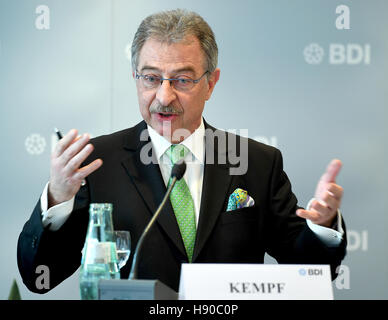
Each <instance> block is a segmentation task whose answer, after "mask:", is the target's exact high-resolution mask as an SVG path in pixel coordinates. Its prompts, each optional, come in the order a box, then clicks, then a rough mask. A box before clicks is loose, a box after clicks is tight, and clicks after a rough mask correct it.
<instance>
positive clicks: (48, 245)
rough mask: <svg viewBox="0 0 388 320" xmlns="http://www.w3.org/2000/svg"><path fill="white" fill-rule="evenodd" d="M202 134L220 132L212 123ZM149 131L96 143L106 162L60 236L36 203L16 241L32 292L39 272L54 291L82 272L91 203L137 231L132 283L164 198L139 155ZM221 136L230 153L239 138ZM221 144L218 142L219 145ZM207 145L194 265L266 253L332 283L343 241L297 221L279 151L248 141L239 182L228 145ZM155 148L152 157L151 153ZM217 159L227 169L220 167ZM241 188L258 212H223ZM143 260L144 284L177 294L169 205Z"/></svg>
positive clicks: (177, 256) (154, 169)
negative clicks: (307, 267)
mask: <svg viewBox="0 0 388 320" xmlns="http://www.w3.org/2000/svg"><path fill="white" fill-rule="evenodd" d="M205 128H206V129H211V131H210V132H214V130H215V129H214V128H212V127H211V126H209V125H208V124H207V123H206V122H205ZM145 129H146V124H145V122H144V121H142V122H141V123H139V124H138V125H136V126H135V127H133V128H130V129H126V130H123V131H120V132H116V133H113V134H111V135H106V136H101V137H98V138H95V139H93V140H92V143H93V145H94V146H95V151H94V152H93V154H92V155H91V156H90V158H89V159H88V160H87V162H90V161H91V160H93V159H95V158H101V159H102V160H103V161H104V164H103V166H102V167H101V168H100V169H99V170H97V171H96V172H94V173H93V174H91V175H90V176H89V177H88V178H87V184H86V185H85V186H84V187H82V188H81V189H80V191H79V192H78V194H77V195H76V201H75V206H74V211H73V212H72V213H71V215H70V217H69V219H68V220H67V221H66V222H65V224H64V225H63V226H62V227H61V228H60V229H59V230H58V231H55V232H53V231H50V230H48V228H44V227H43V225H42V218H41V209H40V202H38V203H37V205H36V207H35V209H34V211H33V213H32V216H31V217H30V219H29V220H28V221H27V223H26V224H25V226H24V228H23V231H22V232H21V234H20V237H19V241H18V266H19V270H20V273H21V276H22V278H23V281H24V283H25V284H26V286H27V287H28V288H29V289H30V290H31V291H34V292H40V293H42V292H45V291H46V290H39V289H37V288H36V286H35V281H36V278H37V276H39V274H36V273H35V270H36V267H37V266H38V265H46V266H48V267H49V270H50V289H51V288H53V287H55V286H56V285H58V284H59V283H60V282H62V281H63V280H64V279H66V278H67V277H69V276H70V275H72V274H73V273H74V271H76V270H77V268H78V267H79V266H80V262H81V250H82V248H83V245H84V241H85V236H86V230H87V226H88V220H89V213H88V207H89V204H90V203H92V202H97V203H98V202H109V203H112V204H113V224H114V228H115V229H116V230H129V231H130V232H131V237H132V252H131V257H130V259H129V261H128V263H127V265H126V266H125V267H124V268H123V269H122V270H121V277H122V278H127V277H128V274H129V270H130V266H131V264H132V254H133V251H134V248H135V246H136V243H137V241H138V239H139V237H140V235H141V233H142V231H143V230H144V228H145V227H146V225H147V223H148V222H149V220H150V218H151V217H152V214H153V213H154V212H155V210H156V209H157V207H158V205H159V203H160V202H161V200H162V198H163V196H164V194H165V192H166V186H165V185H164V182H163V178H162V175H161V172H160V169H159V165H158V164H157V162H156V161H155V162H154V163H151V164H143V163H142V161H141V160H140V154H141V150H142V147H144V146H145V145H147V143H148V142H149V141H141V140H140V134H141V132H142V131H143V130H145ZM224 137H226V145H227V146H228V141H231V140H230V139H231V137H232V138H234V139H236V136H234V135H230V134H227V135H225V136H224ZM222 139H223V138H220V137H219V142H220V141H221V140H222ZM239 139H245V138H240V137H237V145H239V143H238V142H239ZM143 140H144V139H143ZM210 140H211V139H209V138H208V137H206V142H205V143H206V146H207V150H206V159H209V158H210V157H209V156H210V151H209V150H214V155H215V164H208V163H207V164H206V165H205V170H204V180H203V181H204V182H203V190H202V199H201V208H200V216H199V222H198V228H197V237H196V243H195V248H194V255H193V262H194V263H195V262H201V263H204V262H211V263H218V262H219V263H263V260H264V254H265V252H267V253H268V254H270V255H271V256H273V257H274V258H275V259H276V260H277V261H278V262H279V263H301V264H330V265H331V268H332V275H333V277H334V276H335V269H336V267H337V266H338V265H339V264H340V262H341V260H342V259H343V258H344V256H345V251H346V240H343V241H342V243H341V245H340V246H339V247H336V248H330V247H327V246H326V245H325V244H323V243H322V242H321V241H320V240H319V239H318V238H317V237H316V236H315V234H314V233H313V232H312V231H311V230H310V229H309V228H308V226H307V225H306V222H305V220H304V219H301V218H299V217H298V216H296V214H295V211H296V209H297V208H298V206H297V199H296V197H295V196H294V194H293V193H292V190H291V184H290V181H289V179H288V178H287V176H286V174H285V172H284V171H283V164H282V156H281V153H280V152H279V151H278V150H277V149H275V148H273V147H270V146H267V145H264V144H261V143H258V142H256V141H253V140H250V139H248V140H245V142H247V143H248V150H249V152H248V155H247V157H248V159H246V158H245V160H247V161H248V170H247V172H246V173H245V174H243V175H234V176H233V175H230V171H229V169H230V168H232V167H233V166H236V164H233V162H232V161H228V160H230V158H231V157H230V156H231V149H230V146H229V148H227V149H226V150H221V148H220V147H219V146H218V143H217V141H216V143H214V147H212V146H211V143H212V142H211V141H210ZM221 142H222V141H221ZM224 142H225V141H224ZM209 145H210V146H211V148H210V149H209V148H208V146H209ZM220 145H222V143H220ZM144 150H147V149H143V151H144ZM149 150H150V152H152V148H151V149H149ZM237 152H239V150H237ZM220 155H221V157H220ZM223 156H226V159H227V161H226V162H225V161H222V159H221V158H222V157H223ZM218 159H221V160H220V161H222V162H223V163H217V162H218ZM236 188H242V189H244V190H247V191H248V194H249V195H250V196H251V197H253V199H254V200H255V205H254V206H253V207H249V208H242V209H238V210H235V211H229V212H226V207H227V203H228V198H229V195H230V194H231V193H232V192H233V191H234V190H235V189H236ZM344 239H346V236H345V237H344ZM139 259H140V260H139V271H138V275H139V278H145V279H159V280H161V281H162V282H164V283H165V284H167V285H168V286H170V287H171V288H173V289H175V290H178V287H179V277H180V268H181V263H183V262H187V261H188V259H187V256H186V253H185V250H184V245H183V241H182V239H181V236H180V232H179V227H178V224H177V222H176V219H175V216H174V213H173V210H172V207H171V203H170V202H168V203H167V205H166V207H165V208H164V210H163V211H162V213H161V215H160V217H159V218H158V221H157V223H156V224H155V225H154V226H153V228H152V229H151V231H150V234H149V235H148V238H146V240H145V242H144V247H143V252H142V253H141V256H140V257H139Z"/></svg>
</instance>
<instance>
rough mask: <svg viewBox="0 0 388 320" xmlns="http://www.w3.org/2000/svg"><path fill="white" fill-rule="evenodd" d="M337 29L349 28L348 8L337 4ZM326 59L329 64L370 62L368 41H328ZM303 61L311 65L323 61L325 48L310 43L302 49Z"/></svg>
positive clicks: (366, 63) (363, 63) (365, 63)
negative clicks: (362, 42)
mask: <svg viewBox="0 0 388 320" xmlns="http://www.w3.org/2000/svg"><path fill="white" fill-rule="evenodd" d="M335 13H336V14H338V16H337V18H336V20H335V27H336V29H337V30H349V29H350V9H349V7H348V6H345V5H339V6H337V8H336V11H335ZM326 52H327V54H326V56H327V61H328V63H329V64H331V65H369V64H370V63H371V46H370V44H369V43H365V44H361V43H330V44H329V45H328V47H327V48H326ZM303 56H304V59H305V61H306V62H307V63H308V64H311V65H318V64H321V63H322V62H324V57H325V48H324V47H323V46H322V45H320V44H318V43H310V44H308V45H307V46H306V47H305V48H304V50H303Z"/></svg>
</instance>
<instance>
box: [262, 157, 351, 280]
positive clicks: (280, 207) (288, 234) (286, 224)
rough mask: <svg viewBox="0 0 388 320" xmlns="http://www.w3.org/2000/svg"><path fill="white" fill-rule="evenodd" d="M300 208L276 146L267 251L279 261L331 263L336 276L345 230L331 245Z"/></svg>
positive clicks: (341, 254)
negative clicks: (321, 236)
mask: <svg viewBox="0 0 388 320" xmlns="http://www.w3.org/2000/svg"><path fill="white" fill-rule="evenodd" d="M298 208H299V206H298V205H297V199H296V197H295V195H294V194H293V192H292V189H291V183H290V181H289V179H288V177H287V175H286V173H285V172H284V171H283V159H282V155H281V153H280V151H279V150H276V151H275V156H274V161H273V168H272V175H271V182H270V203H269V209H270V210H269V212H268V213H267V216H266V221H267V224H268V225H269V226H270V227H268V228H266V231H267V234H266V237H265V239H267V243H266V247H267V252H268V253H269V254H270V255H271V256H273V257H274V258H275V259H276V260H277V261H278V263H289V264H329V265H330V266H331V272H332V278H333V279H334V278H335V276H336V269H337V267H338V266H339V265H340V264H341V261H342V260H343V258H344V257H345V254H346V231H345V235H344V237H343V239H344V240H342V242H341V243H340V245H339V246H338V247H328V246H327V245H325V244H324V243H323V242H322V241H321V240H320V239H319V238H318V237H317V236H316V235H315V233H314V232H313V231H312V230H311V229H310V228H309V227H308V226H307V223H306V220H305V219H302V218H300V217H298V216H297V215H296V210H297V209H298ZM344 230H345V226H344Z"/></svg>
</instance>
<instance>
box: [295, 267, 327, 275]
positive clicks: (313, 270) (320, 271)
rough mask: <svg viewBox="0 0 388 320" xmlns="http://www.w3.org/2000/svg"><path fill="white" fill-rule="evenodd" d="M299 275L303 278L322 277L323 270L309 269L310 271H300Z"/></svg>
mask: <svg viewBox="0 0 388 320" xmlns="http://www.w3.org/2000/svg"><path fill="white" fill-rule="evenodd" d="M299 274H300V275H301V276H322V275H323V272H322V269H313V268H309V269H304V268H302V269H299Z"/></svg>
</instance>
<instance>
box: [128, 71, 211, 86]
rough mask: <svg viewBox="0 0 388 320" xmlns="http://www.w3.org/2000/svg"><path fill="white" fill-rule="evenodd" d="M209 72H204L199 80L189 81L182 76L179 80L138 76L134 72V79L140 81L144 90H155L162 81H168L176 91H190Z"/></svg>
mask: <svg viewBox="0 0 388 320" xmlns="http://www.w3.org/2000/svg"><path fill="white" fill-rule="evenodd" d="M208 72H209V71H206V72H205V73H204V74H203V75H202V76H201V77H200V78H198V79H191V78H189V77H186V76H182V77H179V78H175V79H174V78H173V79H168V78H162V77H160V76H156V75H153V74H139V73H138V72H137V70H136V75H135V77H136V79H140V80H141V83H142V84H143V86H144V87H145V88H146V89H156V88H158V87H159V86H160V85H162V83H163V81H164V80H167V81H170V85H172V86H173V87H174V88H175V89H176V90H178V91H189V90H191V89H192V88H193V87H194V86H195V85H196V84H197V83H198V82H199V81H201V79H202V78H203V77H204V76H205V74H207V73H208Z"/></svg>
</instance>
